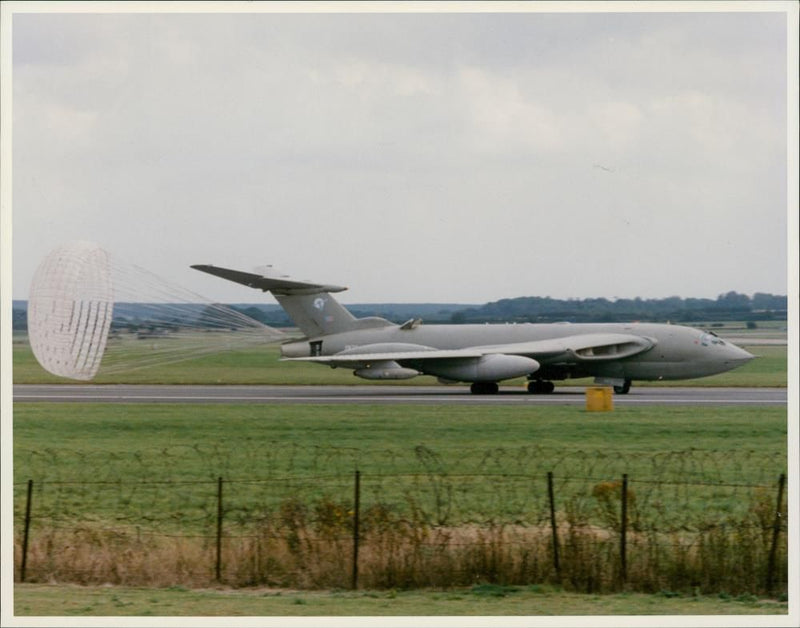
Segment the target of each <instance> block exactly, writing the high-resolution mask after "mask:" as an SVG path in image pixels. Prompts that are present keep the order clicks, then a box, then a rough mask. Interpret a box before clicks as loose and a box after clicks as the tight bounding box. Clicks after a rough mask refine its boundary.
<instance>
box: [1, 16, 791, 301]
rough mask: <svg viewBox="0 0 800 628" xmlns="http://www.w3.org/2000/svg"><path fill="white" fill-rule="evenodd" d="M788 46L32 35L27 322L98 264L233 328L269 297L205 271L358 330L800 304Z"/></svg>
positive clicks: (494, 24)
mask: <svg viewBox="0 0 800 628" xmlns="http://www.w3.org/2000/svg"><path fill="white" fill-rule="evenodd" d="M62 6H63V5H62ZM296 6H297V7H298V8H299V6H300V5H296ZM561 6H564V7H566V5H561ZM662 6H668V5H662ZM780 6H781V5H780V4H775V3H773V4H772V5H771V7H772V8H775V7H780ZM764 7H765V8H769V7H770V5H769V4H765V5H764ZM223 8H224V7H223ZM59 10H60V9H59ZM795 16H796V14H795ZM786 29H787V16H786V14H785V13H781V12H763V13H754V12H748V13H725V12H716V13H629V14H625V13H602V12H601V13H561V14H554V13H491V14H474V13H473V14H466V13H446V14H419V13H406V14H352V13H351V14H313V13H311V14H269V13H267V14H264V13H262V14H223V13H216V14H194V15H189V14H180V13H178V14H101V13H93V14H63V13H62V14H56V13H52V12H50V13H47V12H45V13H44V14H16V15H14V17H13V282H14V284H13V296H14V298H27V294H28V289H29V285H30V281H31V278H32V276H33V273H34V270H35V268H36V266H37V264H38V263H39V262H40V260H41V259H42V258H43V257H44V256H45V255H46V254H47V253H48V252H49V251H50V250H51V249H53V248H54V247H56V246H58V245H59V244H61V243H63V242H66V241H69V240H75V239H81V240H93V241H96V242H98V243H99V244H101V245H102V246H103V247H104V248H106V249H107V250H108V251H109V252H111V254H112V255H113V256H115V257H117V258H118V259H122V260H126V261H127V262H130V263H135V264H138V265H140V266H143V267H145V268H147V269H148V270H150V271H152V272H154V273H156V274H157V275H159V276H161V277H163V278H165V280H167V281H170V282H173V283H180V284H182V285H185V286H186V287H187V288H189V289H191V290H193V291H195V292H199V293H201V294H203V295H205V296H208V297H209V298H212V299H217V300H222V301H229V302H230V301H235V302H242V301H254V302H258V301H261V300H263V299H264V298H265V297H263V296H261V295H260V293H257V292H255V291H252V290H250V289H248V288H245V287H242V286H238V285H236V284H232V283H229V282H225V281H223V280H221V279H217V278H215V277H210V276H208V275H204V274H201V273H198V272H196V271H193V270H190V269H189V268H188V266H189V265H190V264H196V263H212V264H216V265H220V266H228V267H233V268H237V269H242V270H251V269H252V268H253V267H254V266H256V265H262V264H274V265H275V266H276V267H278V268H280V269H281V270H283V271H284V272H286V273H288V274H290V275H292V276H295V277H297V278H309V279H314V280H318V281H325V282H331V283H339V284H342V285H347V286H349V287H350V291H349V292H347V293H344V294H343V295H342V300H343V301H345V302H379V301H396V302H419V301H434V302H462V303H483V302H486V301H492V300H497V299H500V298H505V297H515V296H532V295H539V296H552V297H558V298H573V297H574V298H587V297H608V298H613V297H635V296H641V297H667V296H671V295H678V296H682V297H710V298H715V297H716V296H717V295H719V294H720V293H724V292H727V291H729V290H735V291H737V292H743V293H747V294H753V293H755V292H771V293H779V294H786V292H787V202H788V201H787V133H788V130H787V76H788V74H787V34H786ZM794 176H795V175H794V174H792V177H794ZM792 181H794V179H792ZM795 211H796V209H795ZM266 300H267V301H268V302H272V299H271V297H266Z"/></svg>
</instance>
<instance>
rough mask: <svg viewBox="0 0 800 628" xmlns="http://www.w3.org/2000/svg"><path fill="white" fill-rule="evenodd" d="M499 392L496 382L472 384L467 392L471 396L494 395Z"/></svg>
mask: <svg viewBox="0 0 800 628" xmlns="http://www.w3.org/2000/svg"><path fill="white" fill-rule="evenodd" d="M499 390H500V386H498V385H497V382H472V385H471V386H470V387H469V391H470V392H471V393H472V394H473V395H496V394H497V391H499Z"/></svg>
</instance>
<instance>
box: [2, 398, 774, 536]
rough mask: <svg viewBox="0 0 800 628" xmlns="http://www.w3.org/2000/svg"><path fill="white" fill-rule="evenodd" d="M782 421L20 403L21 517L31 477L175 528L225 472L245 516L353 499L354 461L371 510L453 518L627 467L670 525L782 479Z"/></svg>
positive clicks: (738, 506)
mask: <svg viewBox="0 0 800 628" xmlns="http://www.w3.org/2000/svg"><path fill="white" fill-rule="evenodd" d="M786 429H787V425H786V410H785V409H784V408H772V407H754V408H735V407H733V408H732V407H724V408H704V409H703V410H702V414H699V413H698V410H697V408H694V407H672V406H670V407H650V408H641V407H625V408H618V409H617V410H615V411H614V412H613V413H602V414H598V413H587V412H586V411H585V410H583V409H581V408H578V407H573V406H559V407H528V408H523V407H495V408H491V409H487V408H484V407H447V406H444V407H442V406H422V407H416V406H415V407H413V408H410V407H405V406H386V405H376V406H362V405H353V406H348V405H330V406H326V405H321V406H317V405H288V406H286V405H277V406H276V405H233V404H231V405H212V406H202V405H179V404H176V405H171V404H158V405H143V404H132V405H125V404H119V405H118V404H50V403H47V404H45V403H18V404H16V406H15V412H14V456H15V464H14V481H15V512H16V513H17V515H18V516H20V515H21V513H22V512H23V511H24V493H25V483H26V481H27V480H28V479H33V480H34V482H35V483H36V485H37V491H36V497H35V499H36V503H37V508H38V509H39V512H42V509H44V511H45V512H52V515H49V516H56V513H57V515H58V517H59V518H61V519H63V518H78V517H80V516H85V515H86V514H87V513H88V514H90V515H91V517H92V518H94V519H100V520H111V519H114V518H115V517H117V516H118V513H119V511H120V510H122V511H124V512H126V513H128V514H127V515H126V516H127V517H129V518H131V517H132V518H134V519H135V518H139V519H141V518H143V517H149V518H150V519H157V520H158V521H161V522H162V523H161V525H165V526H166V525H170V523H169V522H170V521H171V522H172V524H174V525H175V526H186V525H195V524H191V523H187V522H192V521H197V522H199V523H198V524H196V525H206V526H207V525H210V524H211V523H213V513H214V507H213V499H214V495H215V490H216V489H215V481H216V479H217V478H218V477H223V478H224V479H225V480H226V482H227V483H229V484H228V485H229V488H227V489H226V495H227V496H228V499H230V500H231V502H232V503H233V504H235V509H236V511H237V512H238V513H239V516H240V517H241V518H242V519H245V518H247V517H252V516H256V513H257V512H259V510H260V509H262V508H266V507H275V505H276V504H277V503H279V502H281V501H282V500H285V499H287V498H289V497H302V498H303V499H305V500H307V501H308V502H311V501H313V500H320V499H323V498H326V499H333V500H335V501H346V500H349V499H350V497H351V496H352V488H351V486H352V474H353V471H354V470H355V469H359V470H360V471H361V473H362V475H363V482H364V490H365V503H375V502H377V501H380V502H381V503H388V504H395V505H398V504H404V503H407V502H408V495H414V496H415V499H416V500H418V506H419V507H420V508H423V509H426V510H428V511H430V512H431V513H432V514H431V516H432V517H435V518H437V519H441V517H442V513H443V512H444V513H445V514H446V516H447V518H448V520H449V521H451V522H458V521H463V520H467V519H469V518H470V517H472V518H477V519H478V520H490V519H491V518H492V517H501V518H504V519H506V520H512V521H513V520H515V519H530V518H531V517H533V519H534V520H535V519H536V517H539V516H541V512H542V510H543V509H546V504H545V503H544V495H545V493H544V490H543V482H544V478H545V477H546V474H547V472H550V471H552V472H553V473H554V474H555V476H556V478H557V480H558V486H557V490H558V493H559V498H560V499H562V503H563V502H564V501H566V500H567V499H568V498H575V499H579V500H583V502H582V503H584V507H586V508H590V507H591V491H592V487H593V486H595V485H596V484H597V483H600V482H603V481H608V480H615V479H619V478H620V477H621V476H622V475H623V474H628V476H629V477H630V479H631V486H632V489H633V490H635V491H636V492H637V493H638V494H639V502H640V507H641V508H644V507H645V505H646V504H648V505H649V506H650V507H651V508H656V509H658V508H660V509H662V510H663V512H661V511H659V512H660V514H658V516H659V517H660V520H661V521H662V522H667V521H672V520H673V519H674V518H675V517H684V518H687V517H688V518H692V517H694V518H695V519H700V520H701V519H703V518H704V517H706V516H707V514H708V513H709V512H711V509H712V507H713V508H714V509H715V513H716V515H715V516H720V512H721V513H722V515H724V514H726V513H727V514H733V513H741V511H743V510H746V509H747V508H748V507H749V505H750V501H751V500H750V498H749V497H746V494H747V492H748V491H749V490H750V488H740V485H744V486H746V487H752V486H753V485H764V486H767V487H771V486H773V485H774V484H775V481H776V479H777V477H778V476H779V475H780V474H781V473H783V472H785V470H786V464H787V462H786V455H787V454H786ZM98 482H101V483H102V484H96V483H98ZM164 482H166V483H172V486H169V487H168V486H164V485H162V484H161V483H164ZM637 482H638V484H637ZM122 483H127V484H126V485H122ZM131 483H134V485H131ZM135 483H150V484H149V485H148V486H144V485H143V484H141V485H138V486H137V485H135ZM178 483H185V484H178ZM770 492H771V491H770ZM445 494H446V500H445V499H444V497H443V495H445ZM534 496H535V497H534ZM587 500H588V502H587ZM445 502H446V503H445ZM587 504H588V505H587ZM578 506H580V504H578ZM576 507H577V506H576ZM232 508H233V506H232ZM175 512H180V513H182V514H181V517H179V518H175V517H174V516H173V514H171V513H175ZM82 513H83V514H82ZM158 513H160V514H158ZM532 513H533V514H532ZM597 514H598V513H595V515H597ZM655 514H656V513H651V516H655ZM684 521H686V519H684Z"/></svg>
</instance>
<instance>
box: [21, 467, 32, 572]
mask: <svg viewBox="0 0 800 628" xmlns="http://www.w3.org/2000/svg"><path fill="white" fill-rule="evenodd" d="M32 497H33V480H28V498H27V500H26V502H25V532H24V534H23V536H22V565H21V566H20V570H19V579H20V582H25V570H26V569H27V568H28V533H29V531H30V528H31V499H32Z"/></svg>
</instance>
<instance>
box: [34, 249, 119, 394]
mask: <svg viewBox="0 0 800 628" xmlns="http://www.w3.org/2000/svg"><path fill="white" fill-rule="evenodd" d="M113 311H114V293H113V288H112V285H111V274H110V271H109V264H108V254H107V253H106V252H105V251H104V250H103V249H101V248H100V247H99V246H97V245H96V244H92V243H90V242H72V243H70V244H66V245H64V246H62V247H59V248H57V249H55V250H54V251H52V252H51V253H50V254H49V255H48V256H47V257H46V258H45V259H44V260H43V261H42V263H41V264H39V267H38V268H37V269H36V274H35V275H34V278H33V283H32V284H31V292H30V297H29V299H28V336H29V339H30V343H31V349H32V350H33V354H34V355H35V356H36V359H37V360H38V361H39V364H41V365H42V367H43V368H44V369H46V370H47V371H49V372H50V373H53V374H54V375H60V376H62V377H69V378H71V379H79V380H88V379H92V378H93V377H94V376H95V374H96V373H97V370H98V369H99V368H100V361H101V360H102V358H103V352H104V351H105V347H106V341H107V339H108V330H109V328H110V326H111V319H112V317H113Z"/></svg>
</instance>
